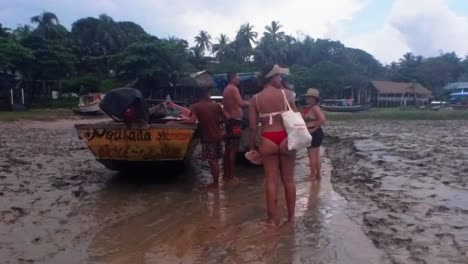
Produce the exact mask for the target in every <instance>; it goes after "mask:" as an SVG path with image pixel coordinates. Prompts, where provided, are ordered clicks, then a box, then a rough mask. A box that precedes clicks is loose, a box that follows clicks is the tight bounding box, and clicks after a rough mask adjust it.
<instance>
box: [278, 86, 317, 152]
mask: <svg viewBox="0 0 468 264" xmlns="http://www.w3.org/2000/svg"><path fill="white" fill-rule="evenodd" d="M282 92H283V98H284V102H285V104H286V111H284V112H283V113H281V117H283V124H284V127H285V128H286V132H287V133H288V149H289V150H299V149H302V148H307V147H310V144H311V143H312V136H311V135H310V133H309V130H308V129H307V125H306V123H305V121H304V119H303V118H302V115H301V113H297V112H294V111H293V110H292V109H291V106H290V105H289V103H288V99H287V98H286V94H285V93H284V90H282Z"/></svg>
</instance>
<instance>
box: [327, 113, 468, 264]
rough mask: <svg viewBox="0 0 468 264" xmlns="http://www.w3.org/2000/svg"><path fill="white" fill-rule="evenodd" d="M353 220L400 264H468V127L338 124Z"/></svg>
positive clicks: (338, 176) (342, 176) (333, 148)
mask: <svg viewBox="0 0 468 264" xmlns="http://www.w3.org/2000/svg"><path fill="white" fill-rule="evenodd" d="M328 132H329V134H331V135H332V136H333V138H331V140H330V148H329V149H328V151H329V152H328V154H329V156H330V158H331V159H332V161H333V165H334V171H333V176H332V182H333V184H334V187H335V190H337V191H338V192H339V193H340V194H342V195H343V196H344V197H345V198H346V199H347V200H349V201H350V207H351V211H352V218H353V219H355V220H356V221H358V223H360V224H362V226H363V229H364V230H365V233H366V234H367V235H368V236H369V237H370V238H371V239H372V240H373V242H374V244H375V245H376V246H377V247H379V248H381V249H383V250H385V251H386V252H387V253H388V255H389V256H390V257H391V260H392V261H394V262H395V263H468V255H467V252H468V186H467V184H468V122H467V121H404V122H396V121H385V122H379V121H357V122H356V123H350V122H341V123H340V122H334V123H333V125H332V126H330V127H329V128H328Z"/></svg>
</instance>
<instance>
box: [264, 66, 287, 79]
mask: <svg viewBox="0 0 468 264" xmlns="http://www.w3.org/2000/svg"><path fill="white" fill-rule="evenodd" d="M276 74H281V75H285V74H289V69H288V68H281V67H280V66H278V65H276V64H275V66H273V68H272V69H271V71H270V72H269V73H267V74H266V75H265V79H268V78H270V77H271V76H274V75H276Z"/></svg>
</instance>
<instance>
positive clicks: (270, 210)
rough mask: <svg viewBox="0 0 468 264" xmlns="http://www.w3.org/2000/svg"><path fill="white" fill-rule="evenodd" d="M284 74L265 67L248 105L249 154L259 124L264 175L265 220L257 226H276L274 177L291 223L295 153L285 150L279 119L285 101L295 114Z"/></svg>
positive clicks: (276, 69) (260, 151)
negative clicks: (260, 85) (261, 81)
mask: <svg viewBox="0 0 468 264" xmlns="http://www.w3.org/2000/svg"><path fill="white" fill-rule="evenodd" d="M288 73H289V70H288V69H285V68H280V67H279V66H278V65H274V66H269V67H266V68H265V70H264V71H263V73H262V75H263V78H264V82H265V85H264V87H263V90H262V91H261V92H260V93H258V94H256V95H254V96H253V97H252V99H251V102H250V106H249V128H250V138H249V139H250V151H251V152H255V151H256V148H255V145H256V143H257V140H256V139H257V129H258V125H257V122H260V123H261V128H262V141H261V143H260V147H259V153H260V157H261V160H262V163H263V169H264V174H265V186H266V207H267V219H266V220H265V221H262V222H261V223H260V224H261V225H263V226H266V227H276V226H277V220H278V219H277V216H278V208H277V206H278V205H277V200H278V199H277V189H278V178H281V180H282V182H283V186H284V191H285V196H286V204H287V208H288V221H289V222H293V221H294V212H295V205H296V185H295V183H294V166H295V160H296V152H295V151H289V150H288V142H287V137H288V134H287V133H286V129H285V127H284V124H283V120H282V118H281V114H282V113H283V112H285V111H287V110H288V108H287V104H286V102H288V103H289V105H290V107H291V109H292V110H293V111H296V112H297V109H296V106H295V104H294V95H293V92H291V91H289V90H287V89H284V88H283V85H282V83H281V80H282V77H281V76H282V75H285V74H288Z"/></svg>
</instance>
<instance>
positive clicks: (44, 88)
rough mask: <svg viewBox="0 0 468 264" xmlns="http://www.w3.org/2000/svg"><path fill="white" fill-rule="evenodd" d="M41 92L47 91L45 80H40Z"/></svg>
mask: <svg viewBox="0 0 468 264" xmlns="http://www.w3.org/2000/svg"><path fill="white" fill-rule="evenodd" d="M42 93H47V90H46V87H45V81H42Z"/></svg>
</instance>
